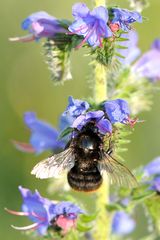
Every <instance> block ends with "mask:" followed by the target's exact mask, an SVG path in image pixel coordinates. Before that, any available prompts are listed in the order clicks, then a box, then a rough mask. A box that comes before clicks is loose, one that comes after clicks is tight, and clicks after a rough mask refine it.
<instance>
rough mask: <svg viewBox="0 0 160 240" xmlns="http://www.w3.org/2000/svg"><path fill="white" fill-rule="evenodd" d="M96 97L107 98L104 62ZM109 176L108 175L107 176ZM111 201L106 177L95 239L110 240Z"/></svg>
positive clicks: (97, 73)
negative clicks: (109, 205) (108, 210)
mask: <svg viewBox="0 0 160 240" xmlns="http://www.w3.org/2000/svg"><path fill="white" fill-rule="evenodd" d="M105 4H106V1H105V0H94V6H96V7H97V6H105ZM94 78H95V82H94V99H95V101H96V102H97V103H99V102H102V101H104V100H106V99H107V69H106V67H105V66H103V65H102V64H100V63H98V62H95V64H94ZM106 178H107V177H106ZM107 203H109V181H108V178H107V179H104V181H103V184H102V186H101V188H100V189H99V191H98V192H97V199H96V209H97V212H98V216H97V220H96V226H95V231H94V234H93V235H94V240H104V239H105V240H110V217H109V214H108V213H107V210H106V204H107Z"/></svg>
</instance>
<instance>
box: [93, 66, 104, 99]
mask: <svg viewBox="0 0 160 240" xmlns="http://www.w3.org/2000/svg"><path fill="white" fill-rule="evenodd" d="M94 78H95V83H94V100H95V101H96V103H99V102H102V101H104V100H106V99H107V69H106V67H105V66H103V65H102V64H100V63H98V62H95V64H94Z"/></svg>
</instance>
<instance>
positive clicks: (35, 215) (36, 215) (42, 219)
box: [31, 212, 46, 222]
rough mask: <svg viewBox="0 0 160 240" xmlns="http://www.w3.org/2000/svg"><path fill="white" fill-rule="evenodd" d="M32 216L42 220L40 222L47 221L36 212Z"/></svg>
mask: <svg viewBox="0 0 160 240" xmlns="http://www.w3.org/2000/svg"><path fill="white" fill-rule="evenodd" d="M31 214H32V216H33V217H36V218H37V219H38V220H40V221H42V222H43V221H45V220H46V218H45V217H42V216H40V215H38V214H37V213H35V212H32V213H31Z"/></svg>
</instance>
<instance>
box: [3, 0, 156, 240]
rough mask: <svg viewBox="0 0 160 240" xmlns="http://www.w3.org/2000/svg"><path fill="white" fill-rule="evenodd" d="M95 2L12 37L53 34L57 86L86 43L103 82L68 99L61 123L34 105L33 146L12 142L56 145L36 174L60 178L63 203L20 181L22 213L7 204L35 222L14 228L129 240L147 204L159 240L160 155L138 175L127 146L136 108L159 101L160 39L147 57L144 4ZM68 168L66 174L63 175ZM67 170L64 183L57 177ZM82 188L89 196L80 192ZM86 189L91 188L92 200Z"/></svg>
mask: <svg viewBox="0 0 160 240" xmlns="http://www.w3.org/2000/svg"><path fill="white" fill-rule="evenodd" d="M142 2H143V1H139V0H138V1H136V0H135V1H131V6H132V7H133V6H137V4H138V6H141V8H143V7H146V4H145V6H143V4H142ZM133 3H134V4H133ZM94 6H95V8H94V9H93V10H90V9H89V8H88V7H87V5H86V4H85V3H76V4H74V5H73V8H72V15H73V17H74V21H73V22H72V21H68V20H58V19H56V18H54V17H52V16H50V15H49V14H47V13H45V12H38V13H34V14H31V15H30V16H29V17H28V18H26V19H25V20H24V21H23V23H22V27H23V29H24V30H28V31H29V34H28V35H27V36H24V37H16V38H11V39H10V40H11V41H15V42H17V41H18V42H29V41H33V40H36V41H37V40H40V39H41V38H44V39H45V40H46V41H45V43H44V44H43V47H44V55H45V57H46V62H47V64H48V66H49V69H50V70H51V75H52V80H53V81H54V82H55V83H56V84H58V83H62V82H63V81H64V80H68V79H70V78H71V71H70V55H71V52H72V51H73V49H76V50H79V49H80V48H81V47H84V48H86V49H87V50H88V51H89V54H90V55H91V56H92V66H93V67H94V70H93V72H94V81H93V98H92V99H91V98H90V99H89V100H88V101H87V100H81V99H74V98H73V97H72V96H70V97H69V98H68V106H67V107H66V109H65V111H64V112H63V113H62V114H61V116H60V120H59V127H58V128H54V127H53V126H52V125H50V124H48V123H46V122H44V121H43V120H40V119H38V117H37V116H36V114H35V113H34V112H26V113H25V114H24V122H25V124H26V125H27V127H28V128H29V130H30V131H31V137H30V140H29V143H24V142H20V141H13V144H14V145H15V147H16V148H17V149H18V150H20V151H23V152H28V153H36V154H41V153H42V152H44V151H46V150H47V151H48V150H50V151H51V152H52V154H51V156H50V157H48V158H47V159H44V160H42V161H40V162H39V163H38V164H37V165H36V166H34V167H33V169H32V171H31V174H33V175H35V177H37V178H40V179H47V178H51V181H50V185H49V188H48V189H49V190H50V189H52V192H53V191H54V192H55V193H56V195H58V196H59V198H60V199H62V201H57V200H55V199H54V201H53V200H50V199H48V198H44V197H42V196H41V195H40V194H39V192H38V191H37V190H36V191H35V193H32V192H31V191H30V190H29V189H26V188H23V187H19V190H20V193H21V195H22V198H23V204H22V207H21V209H22V210H21V211H13V210H9V209H8V208H6V211H7V212H8V213H10V214H14V215H17V216H25V217H28V219H29V220H30V221H31V222H32V224H31V225H29V226H26V227H15V226H14V225H12V227H13V228H15V229H17V230H23V231H29V234H33V235H35V236H41V237H42V238H44V239H45V238H47V239H55V240H58V239H62V238H65V239H68V240H70V239H75V240H77V239H94V240H98V239H102V240H103V239H107V240H110V239H114V238H115V239H124V238H125V236H127V235H129V234H130V233H132V232H133V231H134V229H135V227H136V221H135V220H134V213H135V211H136V207H137V206H139V205H140V206H141V205H143V206H144V208H145V211H146V212H147V213H148V216H149V218H150V222H149V225H152V230H150V235H149V239H151V240H155V239H157V237H159V236H160V230H159V214H160V204H159V193H160V160H159V158H156V159H155V160H153V161H152V162H151V163H149V164H148V165H146V166H142V167H140V168H137V169H135V171H134V174H133V173H132V172H131V171H130V170H129V169H128V168H127V167H126V166H125V164H124V163H123V159H122V157H121V153H122V152H124V151H126V148H125V147H124V144H126V143H128V142H129V140H128V139H127V137H128V136H129V134H131V133H132V132H133V128H134V126H135V124H138V123H139V124H141V123H143V122H144V121H143V120H139V118H138V117H137V115H138V114H139V113H141V112H142V111H144V110H149V109H150V106H151V104H152V95H153V93H154V91H155V90H156V82H157V81H158V80H159V79H160V71H159V64H160V39H156V40H155V41H154V42H153V44H152V46H151V50H149V51H148V52H147V53H145V54H143V55H140V54H141V53H140V49H139V48H138V46H137V43H138V35H137V33H136V31H135V30H133V29H132V24H133V23H134V22H138V23H141V22H142V20H143V18H142V16H141V14H140V13H139V12H140V11H134V10H133V11H130V10H127V9H121V8H119V7H114V6H113V7H112V6H111V7H108V8H107V6H106V2H105V1H104V0H95V1H94ZM141 10H142V9H141ZM137 59H138V60H137ZM64 173H66V175H67V176H65V177H63V174H64ZM60 176H61V177H62V178H61V180H58V179H55V180H52V179H53V178H57V177H58V178H59V177H60ZM66 180H67V181H66ZM110 184H113V187H110ZM73 190H75V191H79V192H81V193H77V194H73ZM86 192H87V193H88V192H91V194H90V195H87V197H86V195H85V193H86ZM93 192H94V193H93ZM82 198H84V199H82ZM86 199H87V200H88V203H89V204H90V202H91V201H93V204H90V205H91V206H90V207H91V208H94V213H89V210H87V207H84V206H83V205H87V204H86V202H85V200H86ZM82 200H83V201H84V203H85V204H82V202H83V201H82ZM85 208H86V209H85ZM88 209H89V208H88ZM151 223H152V224H151ZM31 236H32V235H31ZM147 237H148V236H147ZM147 237H144V239H148V238H147Z"/></svg>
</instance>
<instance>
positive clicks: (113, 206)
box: [106, 203, 126, 212]
mask: <svg viewBox="0 0 160 240" xmlns="http://www.w3.org/2000/svg"><path fill="white" fill-rule="evenodd" d="M125 208H126V207H124V206H123V205H122V204H120V203H113V204H108V205H107V206H106V209H107V210H108V211H109V212H114V211H119V210H124V209H125Z"/></svg>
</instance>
